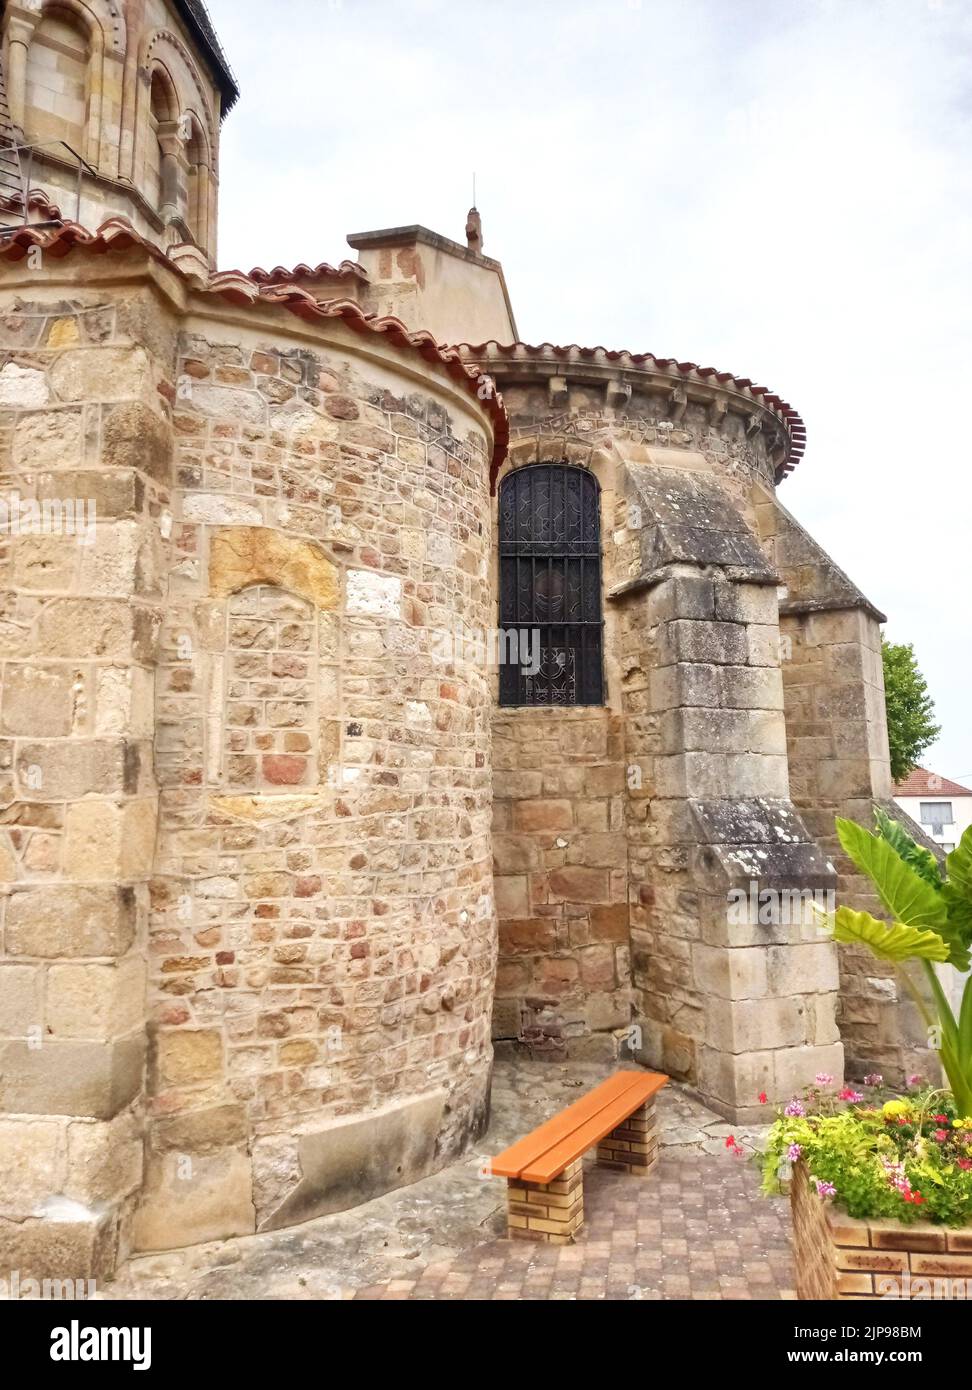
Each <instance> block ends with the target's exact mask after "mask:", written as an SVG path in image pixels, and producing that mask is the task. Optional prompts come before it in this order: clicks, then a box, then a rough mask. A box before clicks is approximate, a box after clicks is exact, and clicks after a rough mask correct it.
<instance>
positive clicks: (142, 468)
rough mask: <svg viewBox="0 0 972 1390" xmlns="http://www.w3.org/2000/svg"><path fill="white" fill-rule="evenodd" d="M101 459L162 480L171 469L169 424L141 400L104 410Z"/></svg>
mask: <svg viewBox="0 0 972 1390" xmlns="http://www.w3.org/2000/svg"><path fill="white" fill-rule="evenodd" d="M101 462H102V463H103V464H105V465H107V466H108V467H110V468H116V469H126V468H127V469H132V470H138V471H139V472H141V473H145V474H147V475H148V476H149V477H150V478H154V479H155V481H156V482H159V483H166V482H168V481H169V478H170V475H171V472H172V430H171V426H170V425H168V423H167V422H166V421H165V420H164V419H162V417H161V416H159V415H157V414H156V413H155V411H154V410H150V409H149V407H148V406H147V405H144V404H143V403H142V402H141V401H125V402H124V404H122V405H116V406H114V407H112V408H111V409H110V410H106V411H105V414H104V419H103V422H102V443H101Z"/></svg>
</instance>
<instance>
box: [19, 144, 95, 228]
mask: <svg viewBox="0 0 972 1390" xmlns="http://www.w3.org/2000/svg"><path fill="white" fill-rule="evenodd" d="M55 147H57V148H59V149H63V150H66V151H67V153H68V155H69V156H70V158H69V159H64V158H63V157H59V156H52V158H54V159H55V160H56V162H58V163H60V164H63V165H65V166H67V167H72V166H73V165H75V164H76V166H77V171H78V173H77V187H76V190H75V198H74V217H73V219H72V218H68V219H64V218H58V219H55V220H54V221H50V222H39V223H30V180H31V174H32V172H33V168H34V154H35V152H36V151H38V150H50V149H53V148H55ZM24 153H25V154H26V158H23V157H22V156H23V154H24ZM7 154H12V155H13V156H14V161H15V163H16V168H17V180H18V182H19V184H20V201H21V203H22V205H23V212H24V225H25V226H26V225H28V224H30V225H32V226H42V227H43V226H57V225H59V224H60V223H61V222H63V221H65V220H67V221H74V222H80V221H81V189H82V184H83V180H84V175H85V173H86V172H87V173H89V174H90V175H91V176H92V177H93V178H97V177H98V171H97V169H95V168H94V166H93V165H91V164H89V163H88V161H87V160H86V159H85V157H84V155H82V154H79V153H78V151H77V150H76V149H75V148H74V146H73V145H69V144H68V142H67V141H66V140H34V141H31V142H30V143H28V144H17V143H11V144H8V145H2V146H0V160H2V159H3V157H4V155H7ZM2 230H6V231H10V230H12V229H11V228H9V227H8V228H4V229H0V231H2Z"/></svg>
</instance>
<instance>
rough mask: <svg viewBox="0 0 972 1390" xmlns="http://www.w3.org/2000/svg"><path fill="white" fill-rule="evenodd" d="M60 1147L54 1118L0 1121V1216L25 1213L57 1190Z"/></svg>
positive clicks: (60, 1137)
mask: <svg viewBox="0 0 972 1390" xmlns="http://www.w3.org/2000/svg"><path fill="white" fill-rule="evenodd" d="M64 1147H65V1146H64V1138H63V1125H62V1124H60V1123H59V1122H58V1121H56V1120H7V1119H3V1120H0V1156H2V1157H0V1166H2V1170H3V1182H2V1184H0V1216H3V1217H24V1216H28V1215H30V1214H31V1213H32V1212H33V1211H34V1210H35V1209H36V1208H37V1207H38V1206H39V1205H40V1203H41V1202H43V1201H44V1200H45V1199H46V1198H48V1197H49V1196H50V1195H51V1194H52V1193H54V1192H58V1191H60V1188H61V1183H62V1181H63V1173H64ZM4 1277H6V1276H4Z"/></svg>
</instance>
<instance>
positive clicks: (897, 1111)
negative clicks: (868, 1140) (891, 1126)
mask: <svg viewBox="0 0 972 1390" xmlns="http://www.w3.org/2000/svg"><path fill="white" fill-rule="evenodd" d="M881 1114H882V1115H887V1116H889V1117H890V1118H892V1119H893V1118H894V1117H895V1116H897V1115H910V1114H911V1103H910V1101H907V1100H886V1101H885V1102H884V1104H883V1105H882V1106H881Z"/></svg>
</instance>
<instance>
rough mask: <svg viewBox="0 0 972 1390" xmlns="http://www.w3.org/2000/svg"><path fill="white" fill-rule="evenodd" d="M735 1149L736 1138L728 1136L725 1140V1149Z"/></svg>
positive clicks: (732, 1135)
mask: <svg viewBox="0 0 972 1390" xmlns="http://www.w3.org/2000/svg"><path fill="white" fill-rule="evenodd" d="M735 1147H736V1136H735V1135H734V1134H730V1135H729V1137H728V1138H727V1139H726V1148H727V1149H734V1148H735Z"/></svg>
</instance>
